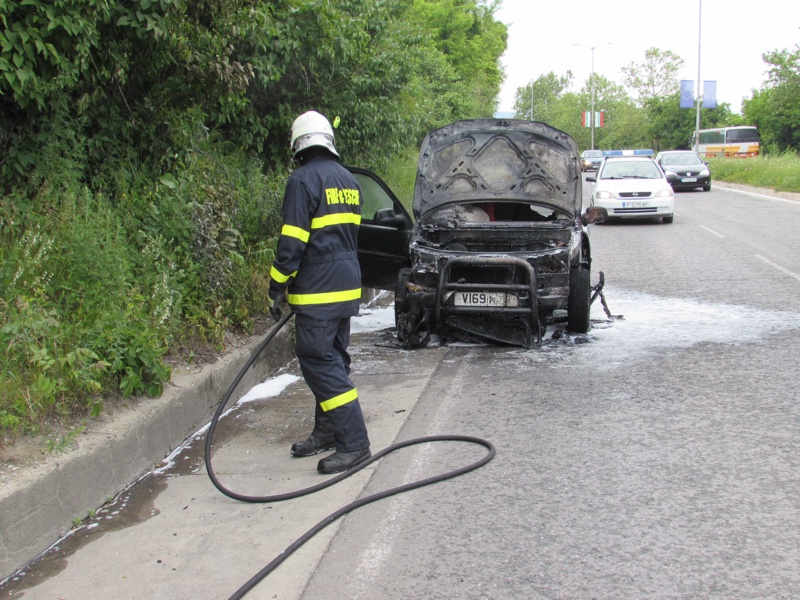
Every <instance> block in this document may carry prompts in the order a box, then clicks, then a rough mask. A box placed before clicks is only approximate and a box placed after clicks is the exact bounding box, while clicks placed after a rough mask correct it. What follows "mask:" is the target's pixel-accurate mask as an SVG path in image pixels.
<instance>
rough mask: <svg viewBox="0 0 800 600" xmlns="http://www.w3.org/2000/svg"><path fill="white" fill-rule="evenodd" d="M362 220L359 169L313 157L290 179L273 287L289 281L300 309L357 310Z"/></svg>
mask: <svg viewBox="0 0 800 600" xmlns="http://www.w3.org/2000/svg"><path fill="white" fill-rule="evenodd" d="M360 224H361V189H360V188H359V187H358V183H357V182H356V180H355V178H354V177H353V175H352V174H351V173H350V172H349V171H348V170H347V169H345V168H344V167H342V166H341V165H340V164H339V162H338V161H336V160H333V159H332V158H328V157H322V156H320V157H314V158H312V159H310V160H308V162H306V163H305V164H303V165H302V166H300V167H299V168H298V169H297V170H296V171H295V172H294V173H292V175H291V176H290V177H289V180H288V181H287V183H286V192H285V194H284V197H283V227H282V229H281V234H280V238H279V239H278V252H277V256H276V257H275V261H274V263H273V265H272V269H271V270H270V277H271V278H272V282H271V284H270V287H271V289H272V290H278V291H283V289H285V288H286V286H287V285H288V287H289V293H288V296H287V299H288V302H289V305H290V306H291V307H292V310H293V311H294V312H295V313H297V314H304V315H308V316H310V317H313V318H316V319H336V318H346V317H353V316H355V315H357V314H358V306H359V300H360V298H361V270H360V268H359V265H358V254H357V244H358V226H359V225H360Z"/></svg>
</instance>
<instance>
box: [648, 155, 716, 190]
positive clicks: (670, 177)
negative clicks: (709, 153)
mask: <svg viewBox="0 0 800 600" xmlns="http://www.w3.org/2000/svg"><path fill="white" fill-rule="evenodd" d="M655 160H656V163H658V166H660V167H661V170H662V171H664V174H665V175H666V176H667V181H668V182H669V184H670V185H671V186H672V189H673V190H691V189H695V188H703V191H704V192H708V191H709V190H711V171H710V170H709V168H708V163H707V162H704V161H703V159H702V158H700V156H699V155H698V154H697V153H696V152H693V151H692V150H667V151H664V152H659V153H658V154H657V155H656V158H655Z"/></svg>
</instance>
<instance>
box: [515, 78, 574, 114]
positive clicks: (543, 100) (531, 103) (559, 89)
mask: <svg viewBox="0 0 800 600" xmlns="http://www.w3.org/2000/svg"><path fill="white" fill-rule="evenodd" d="M572 79H573V77H572V71H567V73H566V74H565V75H556V74H555V73H554V72H553V71H550V72H549V73H547V74H546V75H540V76H539V77H538V78H537V79H536V80H535V81H531V82H529V83H528V84H527V85H525V86H524V87H519V88H517V93H516V96H515V98H514V112H515V114H517V115H519V117H520V118H530V116H531V115H533V119H534V120H536V121H542V122H545V123H550V122H551V121H552V120H553V111H554V110H556V107H557V106H558V104H559V102H560V100H561V99H562V96H563V94H564V92H565V91H566V90H567V89H569V87H570V86H571V85H572Z"/></svg>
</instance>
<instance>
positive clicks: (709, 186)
mask: <svg viewBox="0 0 800 600" xmlns="http://www.w3.org/2000/svg"><path fill="white" fill-rule="evenodd" d="M703 191H704V192H710V191H711V184H710V183H709V184H708V185H704V186H703Z"/></svg>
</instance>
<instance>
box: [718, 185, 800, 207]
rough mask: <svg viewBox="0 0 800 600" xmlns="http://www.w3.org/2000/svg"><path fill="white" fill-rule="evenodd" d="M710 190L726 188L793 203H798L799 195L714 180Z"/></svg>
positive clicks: (799, 200)
mask: <svg viewBox="0 0 800 600" xmlns="http://www.w3.org/2000/svg"><path fill="white" fill-rule="evenodd" d="M711 186H712V188H713V187H714V186H717V187H721V188H727V189H730V190H738V191H740V192H747V193H749V194H760V195H762V196H769V197H772V198H781V199H783V200H793V201H795V202H800V194H798V193H795V192H778V191H776V190H773V189H771V188H758V187H753V186H752V185H744V184H742V183H728V182H727V181H717V180H714V181H712V182H711Z"/></svg>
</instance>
